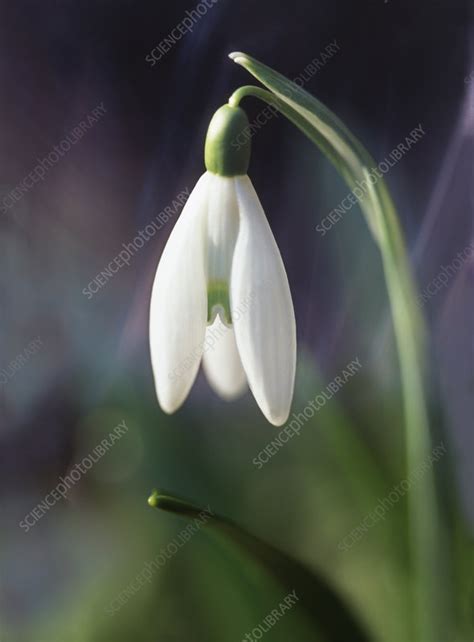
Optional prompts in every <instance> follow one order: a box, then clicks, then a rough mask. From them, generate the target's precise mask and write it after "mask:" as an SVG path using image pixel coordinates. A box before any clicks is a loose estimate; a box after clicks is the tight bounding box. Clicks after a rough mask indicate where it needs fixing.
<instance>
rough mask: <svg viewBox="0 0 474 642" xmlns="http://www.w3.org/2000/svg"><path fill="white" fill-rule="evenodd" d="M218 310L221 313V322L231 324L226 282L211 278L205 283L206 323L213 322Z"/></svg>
mask: <svg viewBox="0 0 474 642" xmlns="http://www.w3.org/2000/svg"><path fill="white" fill-rule="evenodd" d="M218 311H219V312H220V313H221V314H220V316H221V319H222V321H223V323H225V324H227V325H232V315H231V313H230V298H229V286H228V283H227V282H226V281H222V280H219V281H217V280H213V281H210V282H209V283H208V285H207V323H208V324H209V325H210V324H212V323H214V320H215V318H216V314H217V312H218Z"/></svg>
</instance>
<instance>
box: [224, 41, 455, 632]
mask: <svg viewBox="0 0 474 642" xmlns="http://www.w3.org/2000/svg"><path fill="white" fill-rule="evenodd" d="M231 58H233V59H234V61H235V62H237V63H238V64H240V65H242V66H243V67H244V68H245V69H247V71H249V72H250V73H251V74H252V75H253V76H255V77H256V78H257V79H258V80H260V81H261V82H262V83H263V84H264V85H265V86H266V87H267V88H268V89H270V91H267V90H264V89H262V88H260V87H254V86H251V85H247V86H245V87H241V88H240V89H238V90H237V91H235V92H234V93H233V94H232V96H231V98H230V101H229V102H230V103H231V104H233V105H238V104H239V102H240V101H241V100H242V99H243V98H244V97H247V96H253V97H255V98H259V99H260V100H263V101H265V102H266V103H269V104H271V105H273V106H275V107H276V108H277V109H278V110H279V111H280V112H281V113H282V114H283V115H284V116H286V117H287V118H288V119H289V120H290V121H291V122H292V123H293V124H294V125H295V126H296V127H298V129H300V130H301V131H302V132H303V133H304V134H305V135H306V136H307V137H308V138H309V139H310V140H311V141H312V142H313V143H315V144H316V145H317V146H318V147H319V148H320V150H321V151H322V152H323V153H324V154H325V155H326V156H327V158H328V159H329V160H330V161H331V162H332V163H333V164H334V166H335V167H336V169H337V170H338V171H339V173H340V174H341V175H342V177H343V178H344V180H345V181H346V183H347V185H348V186H349V188H350V189H351V190H352V191H353V192H354V193H355V194H357V192H356V189H358V191H359V193H361V192H363V194H362V196H360V197H357V200H358V201H359V203H360V207H361V210H362V212H363V214H364V217H365V219H366V222H367V224H368V226H369V229H370V231H371V233H372V235H373V237H374V239H375V242H376V243H377V246H378V248H379V250H380V253H381V259H382V264H383V270H384V275H385V282H386V287H387V292H388V297H389V302H390V309H391V314H392V320H393V327H394V332H395V339H396V346H397V351H398V358H399V366H400V375H401V384H402V392H403V404H404V416H405V430H406V453H407V457H406V459H407V477H408V479H410V477H411V476H412V475H415V474H418V473H420V471H421V470H422V466H423V467H424V465H425V464H426V462H427V461H428V460H429V457H430V455H431V451H432V445H431V435H430V428H429V422H428V414H427V409H426V401H425V386H424V368H425V353H426V351H425V336H424V335H425V332H424V322H423V319H422V317H421V315H420V313H419V309H418V306H417V304H416V296H415V286H414V281H413V277H412V275H411V269H410V266H409V261H408V256H407V251H406V248H405V243H404V240H403V234H402V231H401V227H400V224H399V219H398V215H397V212H396V209H395V206H394V203H393V201H392V198H391V196H390V194H389V191H388V189H387V186H386V184H385V181H384V179H383V178H382V176H380V177H379V178H378V180H376V181H375V183H372V180H371V174H372V173H373V171H374V168H376V163H375V161H374V160H373V158H372V157H371V156H370V154H369V153H368V152H367V151H366V150H365V148H364V147H363V146H362V144H361V143H360V142H359V141H358V140H357V139H356V138H355V137H354V136H353V134H352V133H351V132H350V131H349V130H348V129H347V128H346V126H345V125H344V124H343V123H342V122H341V121H340V120H339V119H338V118H337V116H335V115H334V114H333V113H332V112H331V111H330V110H329V109H327V108H326V107H325V106H324V105H323V104H322V103H320V102H319V101H318V100H317V99H316V98H314V97H313V96H311V95H310V94H309V93H307V92H306V91H304V90H303V89H301V87H299V86H297V85H295V84H294V83H292V82H290V81H289V80H288V79H287V78H285V77H284V76H282V75H281V74H278V73H277V72H275V71H274V70H273V69H270V68H269V67H267V66H266V65H263V64H262V63H260V62H258V61H257V60H255V59H253V58H251V57H249V56H247V55H246V54H241V53H238V54H231ZM362 186H364V189H362ZM366 190H367V191H366ZM408 502H409V515H410V530H411V537H410V541H411V551H412V554H411V556H412V567H413V575H414V593H413V598H414V603H415V630H416V640H418V641H419V642H437V641H438V640H439V641H441V640H443V639H447V638H446V635H447V634H446V629H445V627H447V626H448V617H447V604H446V602H447V600H446V598H444V596H443V584H444V579H443V577H442V575H441V574H440V569H441V566H442V564H441V545H440V537H439V515H438V506H437V499H436V490H435V478H434V472H433V470H432V468H429V469H428V470H427V471H426V472H425V473H424V474H423V476H422V477H421V478H420V479H419V481H417V483H416V484H415V485H414V486H413V488H411V490H410V492H409V493H408Z"/></svg>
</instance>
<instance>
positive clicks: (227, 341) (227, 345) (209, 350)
mask: <svg viewBox="0 0 474 642" xmlns="http://www.w3.org/2000/svg"><path fill="white" fill-rule="evenodd" d="M202 363H203V367H204V372H205V373H206V377H207V380H208V381H209V383H210V385H211V388H213V389H214V390H215V392H216V393H217V394H218V395H219V396H220V397H222V399H225V400H226V401H231V400H232V399H236V398H237V397H239V396H240V395H241V394H242V393H243V392H244V391H245V389H246V388H247V377H246V376H245V372H244V369H243V368H242V362H241V361H240V357H239V353H238V351H237V345H236V343H235V335H234V330H233V328H230V327H228V326H226V325H224V323H222V321H221V318H220V316H219V315H217V316H216V319H215V321H214V323H213V324H212V325H211V326H209V327H208V328H207V331H206V341H205V343H204V356H203V362H202Z"/></svg>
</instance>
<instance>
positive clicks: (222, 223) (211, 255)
mask: <svg viewBox="0 0 474 642" xmlns="http://www.w3.org/2000/svg"><path fill="white" fill-rule="evenodd" d="M238 233H239V208H238V204H237V197H236V193H235V182H234V179H233V178H227V177H224V176H217V175H211V181H210V189H209V208H208V220H207V278H208V292H209V304H210V306H209V317H208V323H209V322H212V321H213V320H214V319H215V317H216V314H217V310H214V308H218V307H219V306H220V307H221V308H222V314H221V315H220V316H221V318H222V320H223V321H225V320H226V317H227V316H228V317H229V318H228V319H227V321H230V308H229V281H230V273H231V269H232V258H233V255H234V249H235V244H236V241H237V236H238Z"/></svg>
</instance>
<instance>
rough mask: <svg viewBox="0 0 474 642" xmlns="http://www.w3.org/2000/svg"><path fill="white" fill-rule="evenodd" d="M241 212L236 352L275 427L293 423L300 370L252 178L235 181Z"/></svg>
mask: <svg viewBox="0 0 474 642" xmlns="http://www.w3.org/2000/svg"><path fill="white" fill-rule="evenodd" d="M234 180H235V186H236V194H237V200H238V204H239V212H240V227H239V235H238V238H237V243H236V247H235V252H234V260H233V263H232V274H231V284H230V291H231V308H232V317H233V322H234V328H235V336H236V340H237V346H238V350H239V354H240V358H241V360H242V365H243V367H244V370H245V373H246V375H247V379H248V382H249V386H250V389H251V390H252V393H253V395H254V397H255V399H256V401H257V403H258V405H259V406H260V409H261V410H262V412H263V414H264V415H265V417H266V418H267V419H268V421H270V423H272V424H274V425H276V426H281V425H282V424H283V423H285V421H286V420H287V419H288V415H289V412H290V407H291V401H292V398H293V389H294V381H295V368H296V325H295V315H294V311H293V303H292V300H291V293H290V287H289V285H288V278H287V276H286V272H285V268H284V266H283V261H282V259H281V256H280V252H279V250H278V247H277V244H276V242H275V239H274V237H273V234H272V231H271V229H270V226H269V224H268V221H267V219H266V216H265V213H264V211H263V209H262V206H261V204H260V201H259V199H258V196H257V194H256V192H255V190H254V188H253V185H252V183H251V181H250V179H249V178H248V177H247V176H238V177H236V178H235V179H234Z"/></svg>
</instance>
